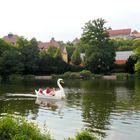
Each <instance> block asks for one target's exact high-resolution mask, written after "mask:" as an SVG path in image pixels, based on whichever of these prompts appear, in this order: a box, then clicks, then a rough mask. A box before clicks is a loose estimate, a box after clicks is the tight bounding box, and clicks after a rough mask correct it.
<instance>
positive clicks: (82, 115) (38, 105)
mask: <svg viewBox="0 0 140 140" xmlns="http://www.w3.org/2000/svg"><path fill="white" fill-rule="evenodd" d="M64 82H65V83H64V85H63V87H64V89H65V92H66V100H64V101H59V100H58V101H50V100H40V99H36V98H35V97H30V95H32V94H33V92H34V90H35V89H38V88H46V87H48V86H49V87H55V88H57V84H56V81H55V80H50V81H46V80H37V81H19V82H1V83H0V114H1V115H3V114H5V113H8V114H15V115H22V116H25V117H26V118H27V119H28V120H34V121H35V122H37V123H38V125H39V127H40V128H43V127H44V125H47V129H48V130H49V132H50V134H51V135H52V136H53V137H54V138H55V139H56V140H63V139H64V138H68V137H73V136H74V135H75V134H76V132H79V131H81V130H85V129H87V130H89V131H91V132H93V133H94V135H95V136H96V137H98V138H100V139H103V140H112V139H114V140H132V139H134V140H139V139H140V80H126V81H121V80H120V81H118V80H101V79H100V80H65V81H64ZM15 94H16V95H18V96H15Z"/></svg>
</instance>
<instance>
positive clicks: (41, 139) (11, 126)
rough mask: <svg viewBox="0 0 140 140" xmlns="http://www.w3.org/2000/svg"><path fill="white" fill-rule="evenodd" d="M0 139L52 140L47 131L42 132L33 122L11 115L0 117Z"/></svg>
mask: <svg viewBox="0 0 140 140" xmlns="http://www.w3.org/2000/svg"><path fill="white" fill-rule="evenodd" d="M0 139H4V140H52V138H51V137H50V135H49V133H48V132H46V134H42V133H41V132H40V130H39V128H38V127H37V126H36V125H35V124H34V123H29V122H27V121H26V120H25V119H24V118H21V117H12V116H6V117H4V118H1V119H0Z"/></svg>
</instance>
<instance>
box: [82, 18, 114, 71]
mask: <svg viewBox="0 0 140 140" xmlns="http://www.w3.org/2000/svg"><path fill="white" fill-rule="evenodd" d="M105 23H106V22H105V20H104V19H102V18H98V19H96V20H93V21H89V22H88V23H86V24H85V26H84V28H83V34H82V37H81V40H82V42H83V44H86V46H87V48H86V51H85V65H86V66H87V68H88V69H89V70H91V71H92V72H95V73H106V72H110V71H111V69H112V67H113V64H114V60H115V49H114V47H113V43H112V42H111V41H110V39H109V34H108V32H107V28H106V27H104V24H105Z"/></svg>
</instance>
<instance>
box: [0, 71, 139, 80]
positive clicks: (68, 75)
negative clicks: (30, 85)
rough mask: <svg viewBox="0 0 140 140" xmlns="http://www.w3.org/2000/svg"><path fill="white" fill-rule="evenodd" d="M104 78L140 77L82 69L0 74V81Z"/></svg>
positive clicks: (137, 75) (123, 78) (137, 76)
mask: <svg viewBox="0 0 140 140" xmlns="http://www.w3.org/2000/svg"><path fill="white" fill-rule="evenodd" d="M60 77H61V78H63V79H87V80H88V79H102V80H103V79H104V80H126V79H135V78H136V79H137V78H140V75H139V74H137V73H135V74H129V73H112V74H108V75H104V74H93V73H91V72H90V71H89V70H82V71H80V72H70V71H68V72H65V73H64V74H51V75H20V74H12V75H9V76H8V77H6V79H3V78H2V77H1V76H0V81H2V80H9V81H21V80H27V81H30V80H52V79H58V78H60Z"/></svg>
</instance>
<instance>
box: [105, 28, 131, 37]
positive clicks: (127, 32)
mask: <svg viewBox="0 0 140 140" xmlns="http://www.w3.org/2000/svg"><path fill="white" fill-rule="evenodd" d="M107 31H108V33H109V36H110V38H111V39H115V38H123V39H131V38H132V37H131V29H130V28H128V29H118V30H112V29H109V30H107Z"/></svg>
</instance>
